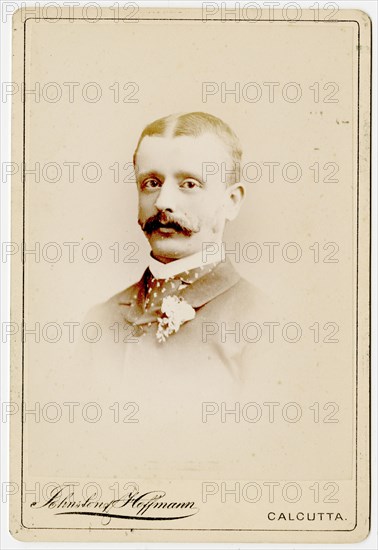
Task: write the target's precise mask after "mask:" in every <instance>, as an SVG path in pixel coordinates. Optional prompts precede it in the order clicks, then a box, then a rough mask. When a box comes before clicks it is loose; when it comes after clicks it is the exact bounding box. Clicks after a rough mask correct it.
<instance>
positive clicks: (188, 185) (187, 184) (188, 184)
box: [181, 180, 201, 189]
mask: <svg viewBox="0 0 378 550" xmlns="http://www.w3.org/2000/svg"><path fill="white" fill-rule="evenodd" d="M181 187H182V188H183V189H195V188H196V187H201V184H200V183H199V182H198V181H196V180H184V181H183V182H182V184H181Z"/></svg>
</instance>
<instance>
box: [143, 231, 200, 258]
mask: <svg viewBox="0 0 378 550" xmlns="http://www.w3.org/2000/svg"><path fill="white" fill-rule="evenodd" d="M180 237H181V238H180V242H177V241H178V239H177V240H176V239H172V238H169V239H156V238H155V239H151V238H150V239H149V241H150V246H151V250H152V256H153V257H154V258H156V259H158V260H160V261H165V262H172V261H173V260H179V259H180V258H184V257H185V256H189V255H190V254H193V250H192V249H191V247H190V246H188V245H189V242H188V241H189V239H190V238H189V237H186V239H185V237H184V239H185V240H187V242H185V245H186V246H184V242H183V236H182V235H180ZM174 241H176V242H174Z"/></svg>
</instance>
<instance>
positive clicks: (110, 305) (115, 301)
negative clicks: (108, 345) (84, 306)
mask: <svg viewBox="0 0 378 550" xmlns="http://www.w3.org/2000/svg"><path fill="white" fill-rule="evenodd" d="M142 284H143V277H142V279H140V280H139V281H137V282H136V283H134V284H132V285H131V286H129V287H127V288H125V289H124V290H121V291H120V292H118V293H117V294H114V295H113V296H112V297H111V298H109V299H108V300H106V301H105V302H102V303H100V304H97V305H95V306H94V307H92V308H91V309H90V311H89V312H88V314H87V320H89V321H94V322H95V321H97V322H101V323H103V322H112V321H113V322H114V321H116V320H117V319H118V317H120V310H121V309H120V306H121V305H128V304H130V303H132V302H133V301H135V300H136V297H137V296H138V293H139V291H140V288H141V285H142Z"/></svg>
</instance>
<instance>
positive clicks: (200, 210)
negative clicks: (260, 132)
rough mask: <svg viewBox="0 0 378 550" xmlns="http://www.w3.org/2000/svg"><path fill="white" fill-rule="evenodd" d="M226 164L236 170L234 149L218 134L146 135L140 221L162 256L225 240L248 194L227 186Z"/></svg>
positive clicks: (139, 166)
mask: <svg viewBox="0 0 378 550" xmlns="http://www.w3.org/2000/svg"><path fill="white" fill-rule="evenodd" d="M210 163H211V164H210ZM222 167H223V169H222ZM226 169H227V170H232V161H231V158H230V154H229V152H228V149H227V147H226V145H225V144H224V143H223V142H222V140H221V139H220V138H218V137H217V136H216V135H214V134H211V133H206V134H203V135H201V136H199V137H191V136H178V137H162V136H152V137H150V136H147V137H145V138H144V139H143V140H142V142H141V144H140V146H139V149H138V153H137V158H136V167H135V172H136V178H137V185H138V193H139V224H140V226H141V227H142V229H143V231H144V233H145V235H146V237H147V239H148V240H149V243H150V246H151V249H152V254H153V256H154V257H155V258H156V259H158V260H160V261H162V262H169V261H172V260H176V259H178V258H182V257H184V256H188V255H190V254H194V253H195V252H200V251H201V250H202V248H203V243H207V242H220V241H221V239H222V235H223V231H224V226H225V222H226V219H227V218H229V219H231V218H233V217H235V215H236V214H237V211H238V210H239V207H240V202H241V198H242V195H243V189H242V187H241V186H240V185H233V186H227V184H226V181H225V170H226Z"/></svg>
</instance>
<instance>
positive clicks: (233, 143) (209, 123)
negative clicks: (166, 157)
mask: <svg viewBox="0 0 378 550" xmlns="http://www.w3.org/2000/svg"><path fill="white" fill-rule="evenodd" d="M205 133H212V134H215V135H216V136H218V137H219V138H220V139H221V140H222V141H223V142H224V143H225V145H226V146H227V148H228V150H229V153H230V156H231V159H232V161H233V177H232V178H227V179H228V183H237V182H239V180H240V163H241V159H242V149H241V145H240V142H239V139H238V137H237V136H236V134H235V132H234V131H233V130H231V128H230V126H229V125H228V124H226V123H225V122H223V120H221V119H220V118H218V117H216V116H214V115H210V114H209V113H203V112H200V111H198V112H193V113H183V114H173V115H168V116H165V117H163V118H159V119H158V120H154V121H153V122H151V123H150V124H148V125H147V126H146V127H145V128H144V130H143V132H142V133H141V135H140V138H139V140H138V144H137V146H136V149H135V152H134V156H133V163H134V167H135V166H136V157H137V153H138V150H139V146H140V144H141V143H142V140H143V138H145V137H146V136H167V137H168V136H170V137H179V136H192V137H199V136H201V135H202V134H205ZM230 180H232V181H230Z"/></svg>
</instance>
